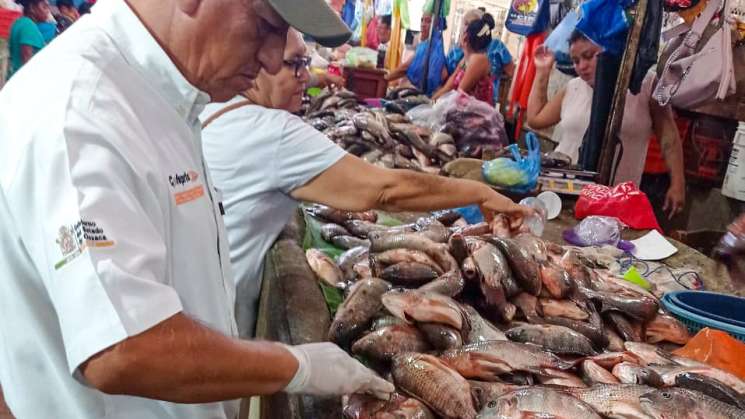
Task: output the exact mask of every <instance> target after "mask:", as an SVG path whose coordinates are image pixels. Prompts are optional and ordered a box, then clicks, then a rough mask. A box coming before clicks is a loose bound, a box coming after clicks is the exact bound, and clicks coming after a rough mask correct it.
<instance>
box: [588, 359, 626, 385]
mask: <svg viewBox="0 0 745 419" xmlns="http://www.w3.org/2000/svg"><path fill="white" fill-rule="evenodd" d="M579 371H580V375H581V376H582V380H583V381H584V382H585V383H586V384H588V385H594V384H620V383H621V382H620V381H619V380H618V378H616V376H615V375H613V374H612V373H611V372H609V371H608V370H607V369H605V368H603V367H601V366H600V365H598V364H597V363H596V362H595V361H593V360H592V359H586V360H584V361H582V363H581V364H580V368H579Z"/></svg>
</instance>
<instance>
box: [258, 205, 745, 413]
mask: <svg viewBox="0 0 745 419" xmlns="http://www.w3.org/2000/svg"><path fill="white" fill-rule="evenodd" d="M421 215H422V214H391V216H393V217H395V218H398V219H399V220H400V221H401V222H403V223H411V222H413V221H415V220H417V219H418V217H419V216H421ZM387 216H389V215H388V214H386V217H387ZM576 223H577V221H576V220H575V219H574V217H573V214H572V211H571V210H569V209H565V210H564V211H563V212H562V213H561V214H560V216H559V217H558V218H556V219H554V220H552V221H549V222H548V223H547V225H546V228H545V232H544V237H543V238H544V239H546V240H547V241H549V242H553V243H557V244H563V243H564V242H563V240H562V239H561V237H562V233H563V231H564V230H566V229H568V228H571V227H573V226H574V225H575V224H576ZM642 234H643V232H638V231H627V232H625V234H624V238H626V239H635V238H637V237H639V236H641V235H642ZM305 236H306V226H305V218H304V216H303V215H302V214H301V213H300V212H299V213H298V215H297V217H295V219H293V220H292V221H291V222H290V223H289V224H288V225H287V226H286V228H285V230H284V231H283V233H282V235H281V236H280V238H279V239H278V240H277V242H276V243H275V245H274V246H273V248H272V250H271V252H270V253H269V255H268V256H267V260H266V269H265V273H264V281H263V285H262V294H261V299H260V306H259V315H258V324H257V338H259V339H271V340H278V341H281V342H285V343H288V344H303V343H309V342H315V341H325V340H328V336H329V326H330V324H331V322H332V320H333V319H332V316H331V315H330V313H329V309H328V306H327V303H328V299H329V296H328V295H326V296H325V295H324V293H325V292H326V291H325V290H324V291H322V289H321V288H322V287H319V278H317V277H316V275H315V274H314V272H313V271H312V270H311V268H310V266H309V265H308V263H307V262H306V256H305V253H304V250H303V239H304V238H305V239H306V241H307V237H305ZM672 243H673V244H674V245H675V247H676V248H677V249H678V252H677V253H676V254H675V255H674V256H672V257H670V258H668V259H666V260H664V263H665V265H666V266H668V267H669V268H670V269H671V270H672V271H674V272H677V271H681V270H682V271H685V270H688V269H695V270H696V271H697V273H698V276H699V278H700V279H701V281H702V282H703V284H704V287H705V289H707V290H712V291H720V292H728V293H737V294H741V295H742V290H737V291H736V290H734V289H732V286H731V285H730V284H729V280H728V278H727V276H726V272H724V270H722V271H721V272H720V271H719V270H717V268H716V264H715V262H714V261H713V260H711V259H709V258H708V257H706V256H704V255H702V254H701V253H699V252H697V251H695V250H693V249H691V248H689V247H688V246H686V245H684V244H682V243H679V242H675V241H672ZM324 288H325V287H324ZM464 343H465V341H464ZM417 362H424V363H425V364H426V362H428V361H427V359H420V360H418V361H417ZM341 409H342V400H341V398H327V399H319V398H315V397H299V396H287V395H284V394H279V395H275V396H269V397H263V398H262V400H261V417H262V418H267V419H268V418H276V417H282V418H332V417H333V418H339V417H342V413H341Z"/></svg>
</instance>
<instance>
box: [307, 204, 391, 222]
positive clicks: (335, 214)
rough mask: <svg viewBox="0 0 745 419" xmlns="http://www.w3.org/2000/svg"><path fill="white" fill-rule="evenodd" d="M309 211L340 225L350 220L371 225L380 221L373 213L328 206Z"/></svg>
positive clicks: (320, 206) (318, 205) (314, 206)
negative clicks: (366, 222)
mask: <svg viewBox="0 0 745 419" xmlns="http://www.w3.org/2000/svg"><path fill="white" fill-rule="evenodd" d="M307 211H308V212H309V213H310V214H312V215H315V216H317V217H320V218H323V219H325V220H328V221H331V222H332V223H336V224H339V225H343V224H344V223H345V222H347V221H349V220H364V221H369V222H371V223H374V222H376V221H377V220H378V215H377V214H376V213H374V212H372V211H367V212H350V211H343V210H339V209H335V208H331V207H327V206H326V205H321V204H315V205H312V206H310V207H309V208H308V209H307Z"/></svg>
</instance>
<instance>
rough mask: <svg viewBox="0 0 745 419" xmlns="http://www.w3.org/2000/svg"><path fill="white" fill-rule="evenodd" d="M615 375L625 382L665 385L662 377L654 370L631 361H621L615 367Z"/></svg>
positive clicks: (656, 385)
mask: <svg viewBox="0 0 745 419" xmlns="http://www.w3.org/2000/svg"><path fill="white" fill-rule="evenodd" d="M613 375H614V376H615V377H616V378H618V380H619V381H620V382H622V383H624V384H643V385H648V386H652V387H663V386H664V385H665V383H664V382H663V381H662V377H660V375H659V374H658V373H657V372H655V371H654V370H652V369H650V368H647V367H642V366H640V365H637V364H632V363H631V362H621V363H620V364H616V365H615V366H614V367H613Z"/></svg>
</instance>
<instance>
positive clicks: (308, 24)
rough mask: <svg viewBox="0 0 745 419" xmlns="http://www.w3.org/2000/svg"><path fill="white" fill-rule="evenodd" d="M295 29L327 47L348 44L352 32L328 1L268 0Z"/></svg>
mask: <svg viewBox="0 0 745 419" xmlns="http://www.w3.org/2000/svg"><path fill="white" fill-rule="evenodd" d="M267 1H268V2H269V4H270V5H271V6H272V7H273V8H274V10H276V11H277V13H279V15H280V16H282V18H283V19H284V20H285V21H286V22H287V23H289V24H290V26H292V27H293V28H295V29H297V30H299V31H300V32H302V33H304V34H306V35H310V36H312V37H313V38H314V39H315V40H316V42H318V43H319V44H321V45H323V46H326V47H332V48H333V47H338V46H339V45H341V44H343V43H345V42H347V40H348V39H349V37H350V36H352V32H351V31H350V30H349V28H348V27H347V25H346V24H345V23H344V22H343V21H342V20H341V18H340V17H339V15H338V14H337V13H336V12H335V11H334V10H333V9H332V8H331V7H330V6H329V5H328V3H326V0H302V1H301V0H267Z"/></svg>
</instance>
